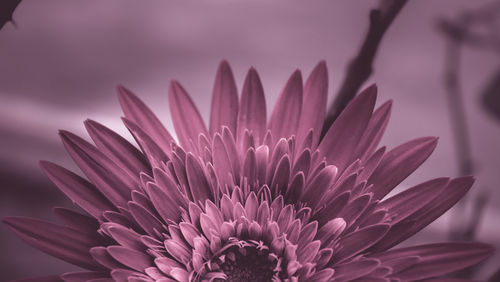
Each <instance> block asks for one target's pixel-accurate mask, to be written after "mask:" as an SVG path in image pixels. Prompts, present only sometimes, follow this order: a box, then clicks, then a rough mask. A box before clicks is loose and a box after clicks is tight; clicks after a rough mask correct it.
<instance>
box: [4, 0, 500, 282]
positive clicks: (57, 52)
mask: <svg viewBox="0 0 500 282" xmlns="http://www.w3.org/2000/svg"><path fill="white" fill-rule="evenodd" d="M481 3H483V4H485V3H488V1H480V2H477V1H467V0H460V1H458V0H446V1H445V0H441V1H430V0H424V1H410V2H409V3H408V5H407V6H406V7H405V8H404V9H403V11H402V13H401V14H400V15H399V16H398V18H397V19H396V21H395V23H394V25H393V26H391V28H390V29H389V31H388V33H387V34H386V37H385V38H384V40H383V42H382V44H381V48H380V52H379V54H378V56H377V59H376V62H375V74H374V75H373V76H372V77H371V78H370V80H369V83H373V82H376V83H377V85H378V87H379V98H378V101H379V102H378V104H381V103H382V102H384V101H386V100H388V99H393V100H394V108H393V113H392V118H391V121H390V123H389V126H388V128H387V130H386V134H385V137H384V138H383V140H382V144H383V145H387V146H388V147H389V148H392V147H394V146H396V145H399V144H401V143H403V142H406V141H408V140H410V139H413V138H416V137H420V136H439V137H440V141H439V145H438V147H437V149H436V151H435V152H434V154H433V155H432V156H431V157H430V158H429V160H428V161H427V162H426V163H425V164H424V165H423V166H422V167H421V168H420V169H419V170H418V171H417V172H416V173H414V174H413V175H412V176H411V177H409V178H408V179H407V180H406V181H405V182H404V183H403V185H402V186H403V187H408V186H412V185H415V184H417V183H419V182H422V181H424V180H428V179H431V178H435V177H440V176H456V175H457V163H456V156H455V151H454V147H453V145H454V144H453V139H452V132H451V129H450V125H449V124H450V123H449V118H448V111H447V107H446V100H445V92H444V89H443V84H442V69H443V60H444V58H443V55H444V40H443V38H442V37H441V36H440V35H439V34H438V33H437V32H436V30H435V28H434V23H435V20H436V19H437V18H438V17H440V16H446V17H449V18H451V17H453V16H455V15H457V13H459V12H460V11H462V10H463V9H466V8H470V7H474V6H476V7H477V6H478V5H479V4H481ZM376 5H377V1H326V0H324V1H307V2H306V1H303V2H298V1H284V0H280V1H263V0H262V1H248V2H243V1H233V2H229V1H221V0H217V1H199V2H196V3H195V2H187V1H186V2H183V1H169V2H166V1H148V2H147V3H146V4H144V2H142V1H131V0H130V1H118V0H113V1H98V0H93V1H62V0H51V1H43V2H42V1H35V0H31V1H30V0H23V1H22V2H21V4H20V6H19V7H18V8H17V10H16V12H15V13H14V19H15V21H16V23H17V28H15V27H14V26H12V25H11V24H7V25H6V26H5V27H4V29H3V30H1V31H0V136H1V138H0V175H1V178H0V180H1V181H2V189H1V190H0V191H1V192H0V216H2V217H3V216H5V215H29V216H36V217H42V218H52V216H51V215H50V213H49V212H50V207H51V206H53V205H57V204H59V205H61V204H62V205H68V201H67V200H65V199H64V198H63V196H61V195H60V194H59V193H58V192H57V190H56V188H55V186H53V185H51V184H48V180H47V179H46V178H45V177H44V176H43V175H42V173H41V171H40V169H39V168H38V160H40V159H46V160H51V161H54V162H56V163H59V164H63V165H64V166H66V167H69V168H74V169H76V166H75V165H74V164H73V163H72V162H71V160H70V158H69V157H68V156H67V155H66V154H65V151H64V149H63V146H62V145H61V144H60V142H59V139H58V135H57V130H58V129H62V128H64V129H67V130H70V131H73V132H76V133H78V134H80V135H84V127H83V124H82V122H83V121H84V120H85V119H86V118H92V119H95V120H97V121H100V122H102V123H104V124H105V125H107V126H109V127H111V128H113V129H115V130H116V131H118V132H120V133H122V134H123V135H125V136H127V138H128V139H131V137H130V135H129V134H128V132H127V131H126V129H125V127H124V126H123V125H122V124H121V121H120V116H122V113H121V110H120V108H119V103H118V99H117V96H116V93H115V89H114V88H115V86H116V85H117V84H119V83H120V84H123V85H125V86H126V87H128V88H130V89H131V90H133V91H134V92H135V93H136V94H138V95H139V96H140V97H141V98H142V99H143V100H144V101H145V102H146V103H147V104H148V105H149V106H150V107H151V108H152V109H153V110H154V111H155V113H157V115H158V116H159V117H160V119H161V120H162V121H163V122H164V123H165V124H166V126H167V128H168V129H169V130H170V132H173V126H172V123H171V122H170V117H169V110H168V104H167V90H168V84H169V82H170V80H171V79H177V80H179V81H180V82H181V84H182V85H183V86H184V87H185V88H186V89H187V91H188V92H189V93H190V94H191V96H192V97H193V100H194V101H195V103H196V104H197V105H198V107H199V109H200V112H201V114H202V116H203V117H204V118H205V120H206V121H207V120H208V115H209V109H210V99H211V93H212V87H213V81H214V78H215V71H216V68H217V66H218V63H219V62H220V60H222V59H227V60H228V61H229V62H230V64H231V66H232V68H233V71H234V74H235V77H236V82H237V85H238V89H239V90H241V86H242V84H243V79H244V76H245V73H246V71H247V70H248V68H249V67H250V66H255V67H256V68H257V71H258V72H259V74H260V76H261V79H262V82H263V85H264V90H265V92H266V99H267V103H268V112H269V111H270V109H271V108H272V106H273V105H274V102H275V101H276V99H277V96H278V94H279V93H280V91H281V89H282V87H283V86H284V83H285V82H286V80H287V79H288V76H289V75H290V74H291V73H292V72H293V71H294V70H295V69H296V68H299V69H301V70H302V74H303V76H307V75H308V74H309V72H310V71H311V69H312V68H313V66H314V65H315V64H316V63H317V62H318V61H319V60H322V59H324V60H326V62H327V65H328V69H329V76H330V88H329V93H330V98H332V97H333V93H335V92H336V91H337V89H338V86H339V84H340V82H341V81H342V78H343V75H344V69H345V65H346V64H347V62H348V60H349V59H350V58H351V57H352V56H353V54H354V53H355V52H356V50H357V48H358V46H359V44H360V42H361V39H362V37H363V35H364V32H365V30H366V27H367V24H368V17H367V15H368V11H369V9H370V8H371V7H375V6H376ZM462 65H463V68H462V69H461V71H460V75H461V78H462V80H461V81H462V84H463V90H464V95H465V101H466V110H467V117H468V122H469V125H470V132H471V135H472V136H471V142H472V153H473V156H474V158H475V164H476V168H477V173H475V175H476V177H477V180H476V184H475V185H474V188H473V191H472V193H470V194H469V195H474V194H476V193H477V192H478V191H480V190H482V189H489V190H491V197H490V203H489V205H488V207H487V212H486V217H485V218H484V219H483V222H482V223H481V225H480V230H479V234H478V239H479V240H482V241H486V242H490V243H493V244H495V245H496V246H497V248H498V247H500V240H499V239H498V237H499V236H498V235H499V234H500V224H498V216H499V215H500V188H499V187H498V184H497V183H498V182H499V178H500V176H499V174H498V168H499V167H500V150H499V148H498V144H500V123H499V122H498V121H496V120H493V118H491V117H490V116H489V115H488V114H487V113H485V112H484V111H483V110H482V109H481V106H480V101H479V95H478V94H479V92H480V90H481V88H482V87H483V85H484V83H485V82H486V81H487V80H488V79H489V76H490V75H491V74H492V71H493V70H495V69H497V68H498V66H499V60H498V55H494V54H490V53H485V52H479V51H476V50H470V49H466V50H465V52H464V56H463V64H462ZM84 136H86V135H84ZM447 218H448V217H446V216H445V217H444V218H443V219H440V220H438V221H437V222H436V223H435V224H433V225H432V226H430V227H429V228H428V229H427V231H426V232H425V233H424V234H422V235H419V237H417V238H416V239H415V240H414V242H416V241H418V240H425V241H427V242H429V241H442V240H446V234H445V230H447V228H448V227H449V225H450V223H449V222H448V221H447ZM0 239H1V240H0V242H1V243H0V244H1V245H0V247H2V249H3V251H2V252H1V254H0V273H3V275H4V276H5V277H3V276H1V275H0V278H2V279H3V278H5V279H10V278H15V277H18V278H19V277H23V276H26V275H28V276H29V275H35V274H54V273H59V272H61V271H63V270H67V269H72V268H71V266H68V264H66V263H62V262H58V261H57V260H56V259H52V258H49V257H48V256H46V255H44V254H41V253H40V252H38V251H35V250H34V249H32V248H31V247H29V246H27V245H25V244H24V243H22V242H21V241H20V240H18V239H17V238H14V236H13V235H12V234H11V233H9V232H8V231H7V230H6V228H5V227H4V226H1V227H0ZM496 259H498V255H497V258H496ZM491 261H492V260H491ZM497 267H498V265H497ZM491 271H492V269H491V268H487V269H486V270H484V271H483V272H482V273H481V275H482V276H481V277H480V278H485V277H487V276H488V274H490V273H491ZM2 279H0V280H2Z"/></svg>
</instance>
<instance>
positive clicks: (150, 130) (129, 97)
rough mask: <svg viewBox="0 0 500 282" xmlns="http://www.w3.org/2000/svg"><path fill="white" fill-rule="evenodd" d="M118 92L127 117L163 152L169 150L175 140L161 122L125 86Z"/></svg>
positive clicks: (119, 87)
mask: <svg viewBox="0 0 500 282" xmlns="http://www.w3.org/2000/svg"><path fill="white" fill-rule="evenodd" d="M117 90H118V99H119V100H120V104H121V106H122V109H123V112H124V113H125V117H126V118H127V119H129V120H131V121H133V122H134V123H136V124H137V125H139V126H140V127H141V129H142V130H144V132H146V133H147V134H148V135H149V136H151V137H152V138H153V140H154V141H155V142H156V143H157V144H158V145H159V146H160V147H161V148H162V149H163V150H165V151H166V150H168V149H169V148H170V143H171V142H173V141H174V139H173V138H172V136H171V135H170V133H169V132H168V131H167V129H165V127H164V126H163V124H162V123H161V122H160V120H158V118H157V117H156V116H155V115H154V114H153V112H151V110H150V109H149V108H148V107H147V106H146V105H145V104H144V103H143V102H142V101H141V100H140V99H139V98H138V97H137V96H136V95H135V94H134V93H132V92H131V91H130V90H128V89H126V88H125V87H123V86H118V87H117Z"/></svg>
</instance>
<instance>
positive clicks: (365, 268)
mask: <svg viewBox="0 0 500 282" xmlns="http://www.w3.org/2000/svg"><path fill="white" fill-rule="evenodd" d="M379 265H380V261H379V260H376V259H361V260H357V261H350V262H347V263H341V264H338V265H335V267H334V268H333V269H334V270H335V281H339V282H343V281H351V280H354V279H356V278H360V277H363V276H365V275H368V274H370V273H371V272H372V271H374V270H375V269H376V268H377V267H378V266H379Z"/></svg>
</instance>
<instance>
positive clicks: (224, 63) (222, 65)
mask: <svg viewBox="0 0 500 282" xmlns="http://www.w3.org/2000/svg"><path fill="white" fill-rule="evenodd" d="M222 69H231V65H229V62H228V61H227V60H226V59H222V61H220V63H219V70H222Z"/></svg>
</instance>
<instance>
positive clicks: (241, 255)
mask: <svg viewBox="0 0 500 282" xmlns="http://www.w3.org/2000/svg"><path fill="white" fill-rule="evenodd" d="M217 260H218V265H219V267H220V270H221V271H222V272H223V273H224V274H225V275H226V276H227V279H226V280H225V281H242V282H245V281H272V280H273V277H274V276H275V275H277V274H278V271H279V268H278V259H277V258H276V257H275V256H274V255H272V254H270V253H269V251H268V250H257V249H256V248H255V247H234V248H231V250H229V251H228V252H226V253H225V254H224V255H222V256H220V257H219V259H217ZM216 281H223V280H220V279H216Z"/></svg>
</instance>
